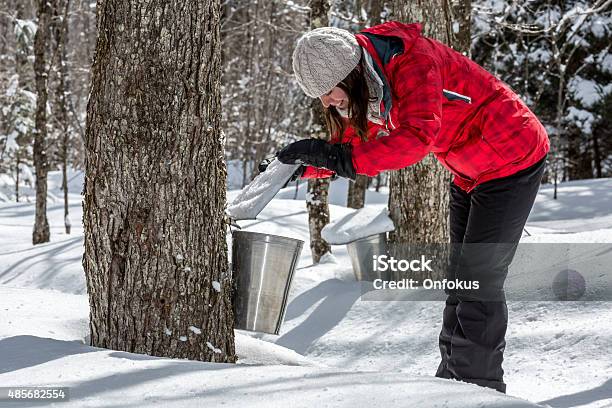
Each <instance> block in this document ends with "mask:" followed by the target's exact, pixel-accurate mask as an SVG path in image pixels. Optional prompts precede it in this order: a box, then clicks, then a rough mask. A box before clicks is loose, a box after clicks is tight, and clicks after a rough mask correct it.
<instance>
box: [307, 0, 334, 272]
mask: <svg viewBox="0 0 612 408" xmlns="http://www.w3.org/2000/svg"><path fill="white" fill-rule="evenodd" d="M310 9H311V15H310V28H311V29H315V28H319V27H325V26H327V24H328V21H329V20H328V17H327V13H328V12H329V2H328V1H327V0H314V1H312V2H311V3H310ZM311 109H312V117H313V128H312V129H311V132H313V134H312V135H311V136H312V137H320V138H323V139H326V138H327V134H326V133H325V132H323V131H321V130H320V129H325V120H324V118H323V106H322V104H321V101H320V100H319V99H314V100H313V102H312V108H311ZM328 195H329V179H328V178H327V179H311V180H308V198H307V200H306V208H307V209H308V227H309V229H310V249H311V251H312V260H313V262H314V263H318V262H319V261H320V260H321V257H322V256H323V255H324V254H326V253H327V252H330V250H331V247H330V245H329V244H328V243H327V242H325V240H324V239H323V238H321V230H322V229H323V227H325V226H326V225H327V224H329V198H328Z"/></svg>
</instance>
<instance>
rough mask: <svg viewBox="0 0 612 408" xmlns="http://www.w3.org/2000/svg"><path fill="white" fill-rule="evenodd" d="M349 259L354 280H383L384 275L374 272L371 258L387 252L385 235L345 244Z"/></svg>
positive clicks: (372, 236)
mask: <svg viewBox="0 0 612 408" xmlns="http://www.w3.org/2000/svg"><path fill="white" fill-rule="evenodd" d="M346 249H347V251H348V254H349V256H350V258H351V264H352V265H353V272H354V273H355V279H356V280H358V281H368V282H372V281H374V280H375V279H385V278H386V276H385V275H386V273H382V272H379V271H375V270H374V265H373V257H374V256H375V255H384V254H386V253H387V252H388V246H387V234H386V233H382V234H377V235H370V236H369V237H365V238H360V239H358V240H355V241H353V242H349V243H348V244H346Z"/></svg>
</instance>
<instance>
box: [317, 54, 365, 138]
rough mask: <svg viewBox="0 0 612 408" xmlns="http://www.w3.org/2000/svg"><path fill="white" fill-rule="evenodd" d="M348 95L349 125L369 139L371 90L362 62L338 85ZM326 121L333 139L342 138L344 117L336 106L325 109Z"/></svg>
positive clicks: (344, 124)
mask: <svg viewBox="0 0 612 408" xmlns="http://www.w3.org/2000/svg"><path fill="white" fill-rule="evenodd" d="M337 86H338V87H339V88H340V89H342V90H343V91H344V92H346V94H347V95H348V116H349V125H350V126H351V127H352V128H353V129H354V130H355V133H356V134H357V136H359V138H360V139H361V140H363V141H366V140H367V139H368V136H367V135H368V103H369V102H370V92H369V90H368V83H367V82H366V78H365V75H364V72H363V68H362V66H361V63H359V64H357V67H355V69H353V70H352V71H351V73H350V74H348V75H347V77H346V78H344V80H342V81H340V83H339V84H338V85H337ZM324 114H325V123H326V124H327V129H328V131H329V134H330V137H331V139H335V138H338V139H341V138H342V135H344V131H345V130H346V123H345V121H344V120H343V119H344V118H343V117H342V116H341V115H340V113H339V112H338V110H336V108H335V107H334V106H330V107H328V108H327V109H324Z"/></svg>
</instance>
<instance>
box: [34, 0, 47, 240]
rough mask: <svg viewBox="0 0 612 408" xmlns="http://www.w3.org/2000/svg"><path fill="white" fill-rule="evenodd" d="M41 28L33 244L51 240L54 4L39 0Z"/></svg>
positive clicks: (36, 45) (37, 39) (36, 66)
mask: <svg viewBox="0 0 612 408" xmlns="http://www.w3.org/2000/svg"><path fill="white" fill-rule="evenodd" d="M37 16H38V29H37V30H36V35H35V36H34V75H35V78H36V94H37V98H36V118H35V130H34V149H33V153H34V168H35V171H36V212H35V216H34V231H33V233H32V244H34V245H36V244H42V243H44V242H49V221H48V220H47V171H48V168H47V152H46V142H47V70H46V57H45V54H46V52H45V51H46V49H47V44H48V41H49V40H48V39H49V20H50V18H51V3H50V1H48V0H38V12H37Z"/></svg>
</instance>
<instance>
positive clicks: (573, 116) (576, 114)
mask: <svg viewBox="0 0 612 408" xmlns="http://www.w3.org/2000/svg"><path fill="white" fill-rule="evenodd" d="M565 119H566V120H569V121H570V122H573V123H574V124H575V125H576V126H578V127H579V128H580V129H581V130H582V131H583V132H584V133H585V134H587V135H589V134H591V130H592V126H593V122H594V121H595V116H593V114H592V113H591V112H589V111H587V110H584V109H578V108H576V107H574V106H570V107H569V109H568V111H567V115H566V116H565Z"/></svg>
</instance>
